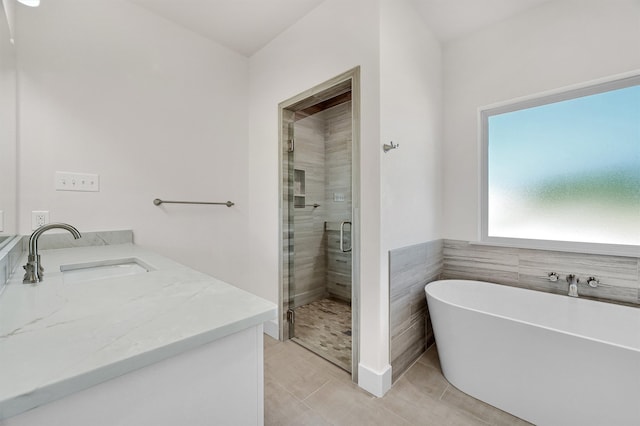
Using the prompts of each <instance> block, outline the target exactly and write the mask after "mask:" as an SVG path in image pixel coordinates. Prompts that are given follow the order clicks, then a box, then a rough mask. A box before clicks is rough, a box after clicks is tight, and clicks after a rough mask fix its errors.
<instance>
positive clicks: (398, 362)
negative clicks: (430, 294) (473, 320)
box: [389, 240, 443, 382]
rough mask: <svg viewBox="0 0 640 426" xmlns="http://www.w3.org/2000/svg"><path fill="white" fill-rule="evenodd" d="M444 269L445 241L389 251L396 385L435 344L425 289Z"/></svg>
mask: <svg viewBox="0 0 640 426" xmlns="http://www.w3.org/2000/svg"><path fill="white" fill-rule="evenodd" d="M442 268H443V241H442V240H434V241H429V242H426V243H421V244H416V245H413V246H408V247H402V248H399V249H395V250H391V251H389V303H390V306H389V316H390V323H389V330H390V340H391V341H390V355H389V358H390V361H391V368H392V380H393V381H394V382H395V380H396V379H397V378H399V377H400V376H401V375H402V373H404V372H405V371H406V370H407V369H408V368H409V367H411V365H412V364H413V363H414V362H415V361H416V360H417V359H418V358H419V357H420V355H422V353H423V352H424V351H425V349H426V348H427V347H428V346H430V345H431V344H432V343H433V342H434V341H435V340H434V337H433V329H432V328H431V323H430V320H429V315H428V312H427V300H426V297H425V293H424V286H425V285H426V284H427V283H429V282H431V281H434V280H437V279H438V278H439V276H440V274H441V273H442Z"/></svg>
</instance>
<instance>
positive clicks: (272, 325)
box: [264, 319, 280, 340]
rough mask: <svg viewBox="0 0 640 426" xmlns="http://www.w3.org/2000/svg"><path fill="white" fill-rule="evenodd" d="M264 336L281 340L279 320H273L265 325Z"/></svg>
mask: <svg viewBox="0 0 640 426" xmlns="http://www.w3.org/2000/svg"><path fill="white" fill-rule="evenodd" d="M264 334H266V335H267V336H269V337H273V338H274V339H276V340H279V339H280V330H279V327H278V320H276V319H272V320H269V321H267V322H265V323H264Z"/></svg>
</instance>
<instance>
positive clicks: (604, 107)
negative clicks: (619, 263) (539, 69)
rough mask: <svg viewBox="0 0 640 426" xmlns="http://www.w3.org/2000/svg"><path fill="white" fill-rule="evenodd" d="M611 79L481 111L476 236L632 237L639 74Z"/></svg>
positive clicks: (608, 240) (639, 156)
mask: <svg viewBox="0 0 640 426" xmlns="http://www.w3.org/2000/svg"><path fill="white" fill-rule="evenodd" d="M613 86H614V87H615V86H616V84H613ZM617 86H624V87H618V88H615V89H613V90H610V87H611V84H608V85H605V86H603V87H599V86H598V87H593V88H590V89H586V92H587V93H588V92H591V93H590V94H587V95H584V93H585V90H584V89H583V90H581V91H579V92H578V94H579V96H578V97H576V93H572V92H571V93H566V94H564V95H560V96H554V97H553V98H552V101H549V99H539V100H537V101H535V102H530V101H529V102H527V103H526V104H525V107H523V106H522V105H512V106H510V107H506V108H505V107H501V108H499V109H497V110H493V111H492V110H488V111H485V112H484V113H483V117H484V119H483V124H484V128H483V131H484V138H485V139H486V141H485V146H484V155H485V157H486V158H485V161H486V163H485V165H484V166H485V173H484V179H485V180H486V181H485V183H484V185H485V191H484V197H485V198H486V199H485V200H483V201H484V203H485V207H484V208H485V212H484V213H485V216H486V217H485V218H484V219H483V220H484V221H485V222H486V223H485V224H484V227H483V229H484V232H485V235H484V237H488V238H489V239H491V238H515V239H535V240H549V241H569V242H580V243H598V244H614V245H631V246H640V81H639V79H638V78H637V77H636V78H633V79H627V80H625V81H624V82H623V83H621V84H617ZM603 89H604V90H605V91H602V90H603ZM593 92H597V93H593ZM558 98H560V99H562V98H564V99H562V100H559V101H557V99H558ZM532 103H533V104H534V106H530V105H531V104H532ZM535 104H538V105H535Z"/></svg>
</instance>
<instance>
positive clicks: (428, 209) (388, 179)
mask: <svg viewBox="0 0 640 426" xmlns="http://www.w3.org/2000/svg"><path fill="white" fill-rule="evenodd" d="M382 5H383V7H382V12H381V14H380V16H381V18H382V19H381V27H380V28H381V31H380V81H381V86H380V87H381V89H380V111H381V112H380V116H381V121H380V123H381V131H380V133H381V137H382V141H383V142H384V143H389V142H390V141H393V142H394V143H397V144H400V148H398V149H396V150H393V151H389V152H388V153H386V154H383V155H382V159H381V165H380V170H381V173H380V174H381V181H382V182H381V198H382V201H381V203H382V207H381V222H382V241H383V243H382V246H383V251H384V252H385V253H387V252H388V251H389V250H392V249H395V248H399V247H405V246H409V245H412V244H418V243H423V242H425V241H429V240H433V239H438V238H442V229H441V228H442V194H441V187H442V179H441V175H442V169H441V163H442V143H443V142H442V52H441V45H440V42H439V41H438V40H437V39H436V38H435V36H434V35H433V33H432V32H431V31H430V30H429V29H428V28H427V26H426V24H425V23H424V22H423V21H422V19H421V18H420V16H419V14H418V13H417V10H416V9H415V8H414V6H413V4H412V3H411V2H410V1H405V0H400V1H399V0H385V1H383V2H382Z"/></svg>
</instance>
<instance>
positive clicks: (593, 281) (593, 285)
mask: <svg viewBox="0 0 640 426" xmlns="http://www.w3.org/2000/svg"><path fill="white" fill-rule="evenodd" d="M587 284H589V287H591V288H596V287H598V284H600V281H599V280H598V279H597V278H596V277H589V278H587Z"/></svg>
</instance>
